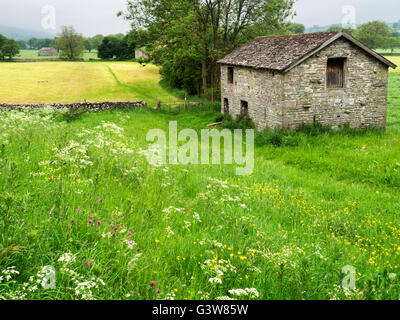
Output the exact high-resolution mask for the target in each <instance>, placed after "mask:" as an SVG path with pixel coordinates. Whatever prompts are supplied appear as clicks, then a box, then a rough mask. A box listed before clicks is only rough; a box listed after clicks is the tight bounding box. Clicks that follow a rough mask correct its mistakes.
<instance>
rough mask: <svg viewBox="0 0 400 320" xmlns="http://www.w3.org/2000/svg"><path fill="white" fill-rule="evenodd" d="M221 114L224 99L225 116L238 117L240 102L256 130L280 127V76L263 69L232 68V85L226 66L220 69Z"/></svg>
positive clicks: (281, 92) (281, 90) (281, 89)
mask: <svg viewBox="0 0 400 320" xmlns="http://www.w3.org/2000/svg"><path fill="white" fill-rule="evenodd" d="M221 84H222V85H221V90H222V91H221V98H222V100H221V101H222V103H221V106H222V110H221V111H222V113H224V99H228V103H229V113H230V114H231V115H232V117H234V118H236V117H238V116H239V115H240V111H241V101H246V102H247V103H248V115H249V117H250V118H251V119H253V121H254V122H255V124H256V126H257V128H258V129H262V128H265V127H266V126H268V127H276V126H281V125H282V97H283V86H282V75H281V74H280V73H276V72H275V73H274V72H270V71H265V70H255V69H251V68H245V67H236V66H235V67H234V77H233V83H229V82H228V66H226V65H222V66H221Z"/></svg>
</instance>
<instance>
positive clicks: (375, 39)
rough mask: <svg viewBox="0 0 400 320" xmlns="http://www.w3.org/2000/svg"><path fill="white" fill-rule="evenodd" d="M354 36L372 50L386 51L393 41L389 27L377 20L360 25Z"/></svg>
mask: <svg viewBox="0 0 400 320" xmlns="http://www.w3.org/2000/svg"><path fill="white" fill-rule="evenodd" d="M354 35H355V37H356V38H357V39H358V40H360V41H361V42H362V43H364V44H365V45H366V46H368V47H370V48H372V49H377V48H380V49H388V48H390V45H391V43H392V41H393V37H392V30H391V28H390V27H389V25H388V24H387V23H386V22H382V21H377V20H376V21H371V22H368V23H365V24H362V25H360V26H359V27H358V28H357V29H356V31H355V34H354Z"/></svg>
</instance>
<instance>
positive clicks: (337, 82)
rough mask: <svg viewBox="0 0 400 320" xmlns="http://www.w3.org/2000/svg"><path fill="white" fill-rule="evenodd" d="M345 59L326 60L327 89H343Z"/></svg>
mask: <svg viewBox="0 0 400 320" xmlns="http://www.w3.org/2000/svg"><path fill="white" fill-rule="evenodd" d="M345 65H346V58H331V59H328V65H327V69H326V86H327V88H344V84H345Z"/></svg>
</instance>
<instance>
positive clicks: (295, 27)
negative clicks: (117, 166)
mask: <svg viewBox="0 0 400 320" xmlns="http://www.w3.org/2000/svg"><path fill="white" fill-rule="evenodd" d="M289 30H290V31H291V32H292V33H294V34H300V33H304V32H305V31H306V27H305V26H304V24H301V23H294V22H293V23H291V24H290V25H289Z"/></svg>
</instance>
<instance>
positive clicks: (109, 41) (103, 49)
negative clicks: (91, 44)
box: [97, 36, 121, 59]
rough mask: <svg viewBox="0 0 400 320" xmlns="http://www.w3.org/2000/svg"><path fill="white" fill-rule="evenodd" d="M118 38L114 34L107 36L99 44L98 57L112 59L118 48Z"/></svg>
mask: <svg viewBox="0 0 400 320" xmlns="http://www.w3.org/2000/svg"><path fill="white" fill-rule="evenodd" d="M120 44H121V43H120V40H118V38H116V37H114V36H107V37H105V38H104V39H103V42H102V43H101V45H100V46H99V49H98V52H97V55H98V57H99V58H100V59H113V58H114V57H115V56H117V55H118V52H119V50H120Z"/></svg>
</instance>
